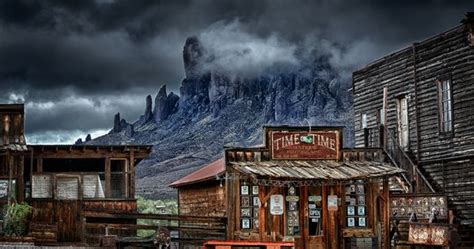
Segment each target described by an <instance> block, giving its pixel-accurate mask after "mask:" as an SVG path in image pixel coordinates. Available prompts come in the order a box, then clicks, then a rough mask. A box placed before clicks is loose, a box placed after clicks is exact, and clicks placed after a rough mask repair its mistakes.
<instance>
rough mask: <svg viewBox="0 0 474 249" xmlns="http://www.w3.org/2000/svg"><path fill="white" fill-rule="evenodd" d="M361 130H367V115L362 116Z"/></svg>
mask: <svg viewBox="0 0 474 249" xmlns="http://www.w3.org/2000/svg"><path fill="white" fill-rule="evenodd" d="M361 128H362V129H365V128H367V114H365V113H364V114H362V116H361Z"/></svg>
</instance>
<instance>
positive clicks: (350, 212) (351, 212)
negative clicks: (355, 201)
mask: <svg viewBox="0 0 474 249" xmlns="http://www.w3.org/2000/svg"><path fill="white" fill-rule="evenodd" d="M347 215H355V207H354V206H347Z"/></svg>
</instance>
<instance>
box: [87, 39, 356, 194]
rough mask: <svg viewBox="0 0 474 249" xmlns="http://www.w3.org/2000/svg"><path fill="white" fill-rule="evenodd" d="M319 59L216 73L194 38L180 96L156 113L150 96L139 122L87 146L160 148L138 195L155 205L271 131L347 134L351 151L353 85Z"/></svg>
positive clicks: (144, 169) (170, 96)
mask: <svg viewBox="0 0 474 249" xmlns="http://www.w3.org/2000/svg"><path fill="white" fill-rule="evenodd" d="M318 52H319V51H313V53H312V54H311V57H312V59H311V60H309V61H306V62H305V63H301V64H300V65H282V64H278V65H274V66H273V67H270V68H266V69H263V70H262V72H261V73H260V74H258V75H240V74H238V73H232V72H228V71H222V70H220V69H213V68H212V66H210V65H213V64H212V63H213V61H214V60H215V59H216V55H214V54H210V52H209V49H207V48H206V47H205V44H201V42H200V40H199V39H198V38H197V37H190V38H188V39H187V40H186V42H185V45H184V47H183V60H184V67H185V74H186V77H185V78H184V79H183V81H182V83H181V87H180V96H178V95H176V94H175V93H173V92H170V93H168V92H167V90H166V85H163V86H161V87H160V89H159V91H158V93H157V95H156V97H155V100H154V106H153V103H152V97H151V95H148V96H146V101H145V102H146V104H145V110H144V113H143V114H142V115H141V116H140V117H139V118H138V120H136V121H135V122H133V123H128V122H127V121H126V120H124V119H121V118H120V114H116V115H115V117H114V127H113V129H111V131H110V132H109V133H108V134H106V135H104V136H101V137H98V138H95V139H93V140H91V141H88V142H87V143H89V144H152V145H153V151H152V153H151V155H150V158H149V159H146V160H144V161H142V162H141V163H140V164H139V165H138V166H137V169H136V177H137V181H136V182H137V187H136V189H137V194H139V195H142V196H144V197H147V198H163V197H171V196H173V195H174V193H175V192H174V190H172V189H170V188H168V187H167V186H168V184H170V183H171V182H172V181H174V180H177V179H178V178H180V177H183V176H184V175H186V174H188V173H190V172H192V171H194V170H196V169H197V168H198V167H200V166H203V165H205V164H207V163H209V162H212V161H213V160H216V159H218V158H219V157H222V156H223V147H224V146H255V145H258V144H261V143H262V135H261V133H262V126H264V125H308V124H310V125H312V126H318V125H324V126H328V125H337V126H345V127H346V129H345V131H344V133H345V136H344V137H345V139H344V142H345V146H350V145H351V144H352V140H353V139H352V130H353V127H352V112H351V106H352V98H351V94H350V92H349V91H348V89H350V84H348V82H343V80H341V77H339V75H338V72H336V70H334V68H333V67H331V65H330V63H329V57H328V56H327V55H325V54H320V53H318ZM243 53H248V52H245V51H244V52H243ZM237 56H238V55H237Z"/></svg>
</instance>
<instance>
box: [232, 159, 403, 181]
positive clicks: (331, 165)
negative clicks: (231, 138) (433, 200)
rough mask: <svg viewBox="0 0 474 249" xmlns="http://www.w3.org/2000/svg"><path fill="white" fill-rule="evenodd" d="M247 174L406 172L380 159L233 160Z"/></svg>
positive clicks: (322, 176) (345, 176) (334, 176)
mask: <svg viewBox="0 0 474 249" xmlns="http://www.w3.org/2000/svg"><path fill="white" fill-rule="evenodd" d="M231 165H232V167H233V168H234V169H235V170H237V171H239V172H241V173H243V174H247V175H252V176H265V177H272V178H290V179H312V180H314V179H319V180H350V179H360V178H374V177H381V176H388V175H395V174H398V173H402V172H404V170H402V169H400V168H397V167H395V166H393V165H391V164H388V163H383V162H377V161H345V162H336V161H326V160H318V161H263V162H231Z"/></svg>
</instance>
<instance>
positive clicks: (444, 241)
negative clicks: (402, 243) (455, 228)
mask: <svg viewBox="0 0 474 249" xmlns="http://www.w3.org/2000/svg"><path fill="white" fill-rule="evenodd" d="M448 241H449V225H448V224H436V223H431V224H429V223H410V227H409V230H408V243H410V244H419V245H432V246H447V245H448Z"/></svg>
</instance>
